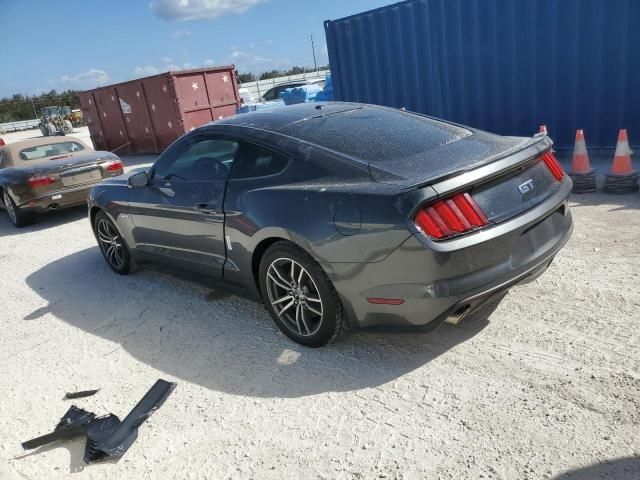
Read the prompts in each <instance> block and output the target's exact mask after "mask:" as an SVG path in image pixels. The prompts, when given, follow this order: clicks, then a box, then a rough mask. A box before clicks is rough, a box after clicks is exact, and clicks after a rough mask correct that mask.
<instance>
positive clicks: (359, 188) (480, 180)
mask: <svg viewBox="0 0 640 480" xmlns="http://www.w3.org/2000/svg"><path fill="white" fill-rule="evenodd" d="M551 147H552V141H551V139H549V137H547V136H546V135H543V134H540V135H536V136H534V137H532V138H514V137H501V136H498V135H493V134H490V133H487V132H482V131H478V130H475V129H473V128H468V127H464V126H461V125H455V124H451V123H449V122H444V121H440V120H437V119H432V118H429V117H425V116H422V115H416V114H412V113H409V112H403V111H400V110H395V109H390V108H385V107H378V106H372V105H361V104H351V103H339V102H331V103H316V104H301V105H292V106H288V107H282V108H273V109H268V110H263V111H256V112H252V113H247V114H243V115H238V116H235V117H231V118H227V119H224V120H221V121H218V122H214V123H211V124H209V125H206V126H203V127H200V128H198V129H196V130H194V131H192V132H190V133H189V134H187V135H185V136H184V137H182V138H180V139H179V140H177V141H176V142H175V143H174V144H173V145H171V146H170V147H169V148H168V149H167V150H166V151H165V152H164V153H163V154H162V155H161V156H160V157H159V159H158V160H157V162H156V163H155V164H154V165H153V166H152V167H151V168H149V169H147V170H144V171H137V172H135V173H132V174H129V175H124V176H121V177H118V178H116V179H109V180H107V181H105V182H103V183H102V184H100V185H98V186H96V187H94V188H93V189H92V190H91V192H90V195H89V217H90V221H91V225H92V227H93V229H94V233H95V234H96V238H97V240H98V242H99V244H100V246H101V251H102V253H103V255H104V256H105V259H106V260H107V262H108V263H109V265H110V266H111V268H112V269H113V270H114V271H116V272H118V273H121V274H123V273H128V272H129V271H130V270H131V266H133V265H134V264H139V263H144V262H157V263H162V264H164V265H166V266H168V267H169V268H173V269H179V270H186V271H189V272H191V273H192V274H198V275H205V276H207V277H208V278H210V279H211V280H212V281H214V282H216V283H218V284H221V285H226V286H228V288H230V289H232V290H233V291H235V292H236V293H240V294H243V295H245V296H249V297H251V298H255V299H259V300H261V301H263V302H264V303H265V305H266V306H267V309H268V311H269V313H270V314H271V316H272V317H273V319H274V321H275V323H276V324H277V325H278V327H279V328H280V329H281V330H282V331H283V332H284V333H285V334H286V335H288V336H289V337H290V338H292V339H293V340H295V341H296V342H299V343H301V344H303V345H308V346H321V345H324V344H325V343H326V342H328V341H330V340H332V339H334V338H336V337H337V334H336V332H337V333H339V332H342V331H345V330H346V328H345V326H347V325H350V326H353V327H368V326H375V325H393V326H400V325H404V326H420V327H426V326H428V328H432V327H435V326H437V325H438V324H439V323H441V322H443V321H444V320H446V319H447V318H448V317H454V318H455V317H461V316H462V315H464V312H467V311H469V310H470V309H474V308H478V305H479V302H480V303H481V301H483V299H490V298H492V297H494V296H495V294H496V293H498V292H502V291H504V289H505V288H510V287H512V286H514V285H517V284H519V283H523V282H525V281H526V280H527V279H528V278H530V277H531V276H532V275H533V274H538V273H540V271H543V270H544V269H545V268H547V266H548V265H549V263H550V262H551V260H552V259H553V258H554V256H555V255H556V254H557V253H558V251H559V250H560V249H561V248H562V246H563V245H564V244H565V243H566V241H567V240H568V238H569V236H570V234H571V230H572V220H571V214H570V212H569V208H568V202H567V199H568V196H569V193H570V191H571V180H570V179H569V178H568V177H567V175H566V174H565V173H564V171H563V170H562V168H561V167H560V165H559V164H558V162H557V160H556V159H555V157H554V156H553V153H552V150H551ZM114 252H118V255H114ZM265 258H267V259H268V262H267V260H265Z"/></svg>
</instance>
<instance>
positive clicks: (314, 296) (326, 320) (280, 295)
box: [259, 241, 346, 347]
mask: <svg viewBox="0 0 640 480" xmlns="http://www.w3.org/2000/svg"><path fill="white" fill-rule="evenodd" d="M259 277H260V289H261V291H262V297H263V299H264V303H265V306H266V307H267V310H268V311H269V313H270V314H271V317H272V318H273V320H274V322H275V323H276V325H277V326H278V327H279V328H280V330H281V331H282V332H283V333H284V334H285V335H287V336H288V337H289V338H291V339H292V340H294V341H295V342H297V343H299V344H301V345H305V346H308V347H321V346H323V345H326V344H327V343H329V342H332V341H333V340H335V339H336V338H337V337H338V335H340V333H342V332H343V331H344V330H345V329H346V324H345V318H344V312H343V309H342V303H341V302H340V298H339V297H338V294H337V292H336V290H335V288H334V287H333V284H332V283H331V280H329V277H327V274H326V273H325V272H324V270H322V267H320V265H318V263H317V262H316V261H315V260H313V258H312V257H311V256H310V255H309V254H308V253H306V252H305V251H304V250H302V249H300V248H298V247H297V246H295V245H293V244H291V243H289V242H284V241H282V242H277V243H274V244H273V245H271V246H270V247H269V248H268V249H267V251H266V252H265V253H264V255H263V257H262V259H261V261H260V270H259Z"/></svg>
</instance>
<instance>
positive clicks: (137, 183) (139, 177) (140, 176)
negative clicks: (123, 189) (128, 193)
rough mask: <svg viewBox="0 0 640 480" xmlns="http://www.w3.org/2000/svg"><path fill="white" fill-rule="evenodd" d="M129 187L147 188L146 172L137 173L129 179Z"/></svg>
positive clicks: (147, 178)
mask: <svg viewBox="0 0 640 480" xmlns="http://www.w3.org/2000/svg"><path fill="white" fill-rule="evenodd" d="M129 186H130V187H131V188H142V187H147V186H149V177H148V176H147V172H138V173H136V174H135V175H131V176H130V177H129Z"/></svg>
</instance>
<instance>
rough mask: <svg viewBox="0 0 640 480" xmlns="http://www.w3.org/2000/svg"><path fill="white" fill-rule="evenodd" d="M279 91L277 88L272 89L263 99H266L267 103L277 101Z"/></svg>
mask: <svg viewBox="0 0 640 480" xmlns="http://www.w3.org/2000/svg"><path fill="white" fill-rule="evenodd" d="M277 90H278V89H277V88H275V87H274V88H272V89H271V90H267V93H265V94H264V95H263V96H262V98H264V99H265V100H266V101H267V102H270V101H271V100H275V98H276V91H277ZM278 98H279V97H278Z"/></svg>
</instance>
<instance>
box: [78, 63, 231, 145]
mask: <svg viewBox="0 0 640 480" xmlns="http://www.w3.org/2000/svg"><path fill="white" fill-rule="evenodd" d="M239 105H240V96H239V95H238V86H237V83H236V75H235V67H234V66H233V65H228V66H224V67H212V68H202V69H196V70H183V71H179V72H166V73H161V74H159V75H154V76H151V77H145V78H139V79H137V80H130V81H128V82H123V83H118V84H115V85H109V86H107V87H100V88H96V89H94V90H88V91H86V92H81V93H80V106H81V109H82V114H83V116H84V120H85V122H86V123H87V125H88V126H89V133H90V134H91V139H92V140H93V143H94V145H95V147H96V149H98V150H116V149H117V150H118V153H160V152H161V151H162V150H164V149H165V148H166V147H167V146H168V145H169V144H170V143H171V142H173V141H174V140H175V139H176V138H178V137H179V136H180V135H182V134H184V133H186V132H188V131H189V130H191V129H193V128H195V127H199V126H200V125H204V124H205V123H208V122H211V121H213V120H218V119H220V118H224V117H228V116H230V115H233V114H235V111H236V108H237V107H238V106H239Z"/></svg>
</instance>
